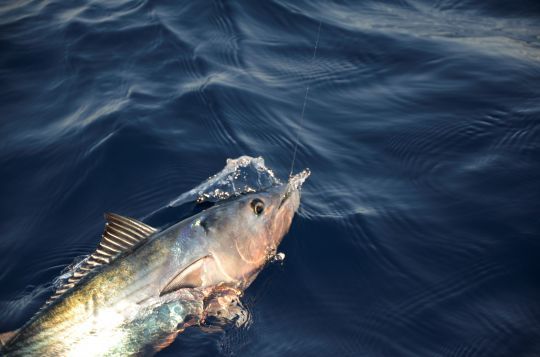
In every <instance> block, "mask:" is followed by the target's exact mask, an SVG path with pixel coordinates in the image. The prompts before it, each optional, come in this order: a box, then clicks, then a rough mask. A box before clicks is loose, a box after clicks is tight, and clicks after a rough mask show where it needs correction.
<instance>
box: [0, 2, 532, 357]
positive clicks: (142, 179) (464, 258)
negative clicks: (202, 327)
mask: <svg viewBox="0 0 540 357" xmlns="http://www.w3.org/2000/svg"><path fill="white" fill-rule="evenodd" d="M319 26H320V39H319V43H318V47H317V53H316V56H315V57H313V53H314V49H315V42H316V38H317V32H318V29H319ZM0 83H1V85H0V232H1V235H0V287H1V288H0V331H6V330H11V329H15V328H17V327H19V326H20V325H22V324H23V323H24V322H25V321H26V320H28V319H29V318H30V317H31V316H32V315H33V314H34V313H35V311H36V310H37V309H38V308H39V306H40V305H41V304H42V303H43V302H44V301H45V300H46V299H47V297H48V296H49V294H50V293H51V282H52V280H53V279H54V278H55V277H57V276H58V275H59V274H60V272H61V271H62V270H63V269H64V268H65V267H66V266H67V265H69V264H70V263H71V262H73V260H74V259H75V258H76V257H78V256H81V255H85V254H88V253H90V252H91V251H92V250H93V249H94V248H95V246H96V244H97V242H98V240H99V236H100V234H101V230H102V228H103V223H104V222H103V213H104V212H108V211H111V212H115V213H119V214H123V215H127V216H131V217H135V218H140V219H146V217H149V216H148V215H149V214H150V213H152V212H161V214H158V215H153V216H150V218H148V219H147V220H146V221H147V222H149V223H152V224H163V223H167V222H169V223H170V222H173V221H174V220H177V219H179V218H181V217H184V216H185V215H188V214H189V212H188V210H187V209H185V208H181V207H180V208H178V209H166V208H167V205H168V204H169V203H170V202H171V201H172V200H174V199H175V198H177V197H178V196H180V195H181V194H182V193H184V192H186V191H188V190H190V189H191V188H193V187H195V186H196V185H197V184H199V183H200V182H201V181H203V180H205V179H206V178H207V177H209V176H210V175H212V174H214V173H216V172H217V171H219V170H220V169H221V168H222V167H223V166H224V164H225V160H226V159H227V158H236V157H239V156H241V155H250V156H254V157H257V156H262V157H263V158H264V159H265V161H266V164H267V165H268V166H269V167H271V168H273V169H274V171H275V172H276V174H277V175H278V176H279V177H281V178H286V177H287V175H288V174H289V170H290V168H291V159H292V154H293V151H294V146H295V140H296V137H297V135H298V136H299V146H298V152H297V156H296V162H295V165H294V170H295V172H297V171H300V170H302V169H304V168H306V167H309V168H310V169H311V171H312V175H311V177H310V178H309V179H308V180H307V181H306V183H305V184H304V189H303V197H302V206H301V209H300V211H299V213H298V215H297V216H296V218H295V221H294V222H293V225H292V227H291V231H290V233H289V235H288V236H287V237H286V238H285V240H284V241H283V243H282V246H281V251H283V252H284V253H285V254H286V258H285V261H284V262H283V264H274V265H271V266H269V267H268V268H267V269H266V270H265V271H264V272H263V273H262V274H261V275H260V276H259V277H258V279H257V280H256V281H255V283H254V284H253V285H252V286H251V287H250V288H249V289H248V290H247V291H246V295H245V297H244V302H245V304H246V306H247V307H248V309H249V311H250V321H249V324H247V325H246V326H244V327H242V328H229V329H226V330H225V331H221V332H215V333H208V332H203V331H198V330H189V331H186V332H185V333H183V334H181V335H180V336H179V337H178V338H177V340H176V341H175V342H174V343H173V344H172V345H171V346H170V347H169V348H167V349H165V350H163V351H162V352H160V353H159V356H177V355H182V356H232V355H233V356H538V355H540V217H539V215H540V3H539V2H538V1H512V2H509V1H467V0H461V1H460V0H441V1H405V0H403V1H399V0H395V1H391V0H387V1H337V0H336V1H281V0H280V1H237V2H235V1H171V0H164V1H150V0H145V1H133V0H132V1H116V0H115V1H112V0H94V1H90V0H84V1H78V0H76V1H60V0H40V1H37V0H24V1H15V0H5V1H2V2H1V3H0ZM308 86H309V93H308V96H307V101H306V106H305V112H304V121H303V125H302V126H300V117H301V113H302V107H303V101H304V97H305V94H306V87H308Z"/></svg>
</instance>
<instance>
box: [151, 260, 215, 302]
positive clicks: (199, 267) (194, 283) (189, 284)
mask: <svg viewBox="0 0 540 357" xmlns="http://www.w3.org/2000/svg"><path fill="white" fill-rule="evenodd" d="M210 264H213V258H212V256H211V255H207V256H204V257H202V258H199V259H197V260H195V261H194V262H193V263H191V264H190V265H188V266H187V267H186V268H184V269H183V270H182V271H181V272H180V273H178V274H177V275H176V276H175V277H174V278H172V279H171V280H170V281H169V282H168V283H167V285H165V287H164V288H163V289H162V290H161V292H160V293H159V296H163V295H165V294H168V293H172V292H173V291H176V290H180V289H186V288H198V287H202V286H203V285H204V283H205V281H204V280H205V279H204V274H205V271H206V269H207V268H208V267H209V266H210Z"/></svg>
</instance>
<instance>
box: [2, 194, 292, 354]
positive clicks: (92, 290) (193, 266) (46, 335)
mask: <svg viewBox="0 0 540 357" xmlns="http://www.w3.org/2000/svg"><path fill="white" fill-rule="evenodd" d="M298 187H299V185H296V186H294V185H290V184H288V185H283V186H281V187H275V188H273V189H271V190H269V191H268V192H263V193H253V194H248V195H245V196H242V197H240V198H238V199H235V200H232V201H230V202H224V203H221V204H218V205H216V206H214V207H212V208H210V209H207V210H206V211H203V212H201V213H199V214H197V215H195V216H193V217H190V218H188V219H186V220H184V221H182V222H179V223H177V224H175V225H173V226H171V227H170V228H168V229H166V230H164V231H158V232H155V233H153V234H151V235H149V236H148V237H147V239H145V240H144V241H142V242H140V244H138V245H136V246H134V247H133V248H132V249H130V250H129V251H126V252H121V253H120V254H119V255H118V256H117V257H113V258H114V259H113V258H111V260H112V261H110V262H109V263H107V264H103V265H99V266H97V267H96V268H95V269H92V271H91V272H90V273H88V274H87V275H86V276H84V277H83V278H82V279H81V280H80V281H78V282H76V284H75V285H74V286H69V288H68V289H67V291H65V292H63V294H62V295H61V296H60V297H58V298H57V299H56V300H55V301H53V302H51V303H50V304H49V305H47V306H46V307H45V308H44V309H42V310H41V311H40V312H39V313H38V314H36V315H35V316H34V317H33V318H32V319H31V320H30V321H29V322H28V323H26V324H25V325H24V326H23V327H22V328H21V329H19V330H18V331H17V332H16V333H14V336H12V337H11V338H10V339H9V340H7V343H6V344H5V346H4V347H3V348H2V353H3V354H5V355H7V356H38V355H39V356H126V355H137V354H141V353H144V354H145V355H146V354H151V352H155V351H157V350H159V349H161V348H163V347H165V346H166V345H167V344H169V343H171V342H172V341H173V340H174V336H176V334H177V333H178V332H181V331H183V329H185V328H186V327H188V326H190V325H192V324H197V323H198V322H199V321H200V320H201V318H203V316H204V314H205V306H206V305H207V304H208V299H211V297H212V295H213V294H215V293H216V292H219V291H227V290H230V291H232V292H234V293H237V294H238V293H241V292H242V291H243V290H244V289H245V288H247V286H249V284H250V283H251V282H252V281H253V279H254V278H255V277H256V276H257V274H258V273H259V271H260V270H261V269H262V268H263V267H264V265H265V264H266V263H267V262H268V260H269V259H270V258H271V257H272V256H273V255H274V254H275V253H276V249H277V246H278V244H279V243H280V242H281V240H282V238H283V236H284V235H285V234H286V232H287V231H288V229H289V226H290V224H291V221H292V218H293V216H294V213H295V211H296V210H297V208H298V205H299V198H300V196H299V191H298ZM141 224H142V223H141ZM128 230H129V227H127V228H126V229H125V231H128ZM112 234H113V233H111V235H112ZM115 234H116V233H115ZM72 285H73V284H72ZM234 293H233V294H234Z"/></svg>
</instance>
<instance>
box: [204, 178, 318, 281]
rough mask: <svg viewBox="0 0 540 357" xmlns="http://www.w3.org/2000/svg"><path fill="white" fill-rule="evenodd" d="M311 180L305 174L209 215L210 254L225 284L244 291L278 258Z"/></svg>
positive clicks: (252, 194)
mask: <svg viewBox="0 0 540 357" xmlns="http://www.w3.org/2000/svg"><path fill="white" fill-rule="evenodd" d="M308 176H309V171H308V170H305V171H303V172H301V173H299V174H298V175H295V176H292V177H291V178H290V180H289V181H288V182H287V183H284V184H282V185H279V186H274V187H272V188H270V189H268V190H266V191H264V192H256V193H250V194H246V195H243V196H241V197H239V198H237V199H235V200H234V201H232V202H227V203H224V204H222V205H220V206H218V207H215V210H213V212H211V213H210V212H209V215H208V216H207V221H208V222H209V224H207V229H208V230H209V233H210V235H212V236H213V237H212V238H213V239H212V245H211V248H210V254H211V256H212V257H213V259H214V260H215V262H216V264H215V265H216V266H217V268H219V269H220V270H221V272H222V275H223V276H226V278H223V277H222V280H225V281H226V280H228V281H230V282H233V283H235V285H236V287H239V288H241V289H245V288H246V287H247V286H248V285H249V284H250V283H251V282H252V281H253V279H254V278H255V277H256V275H257V274H258V272H259V271H260V270H261V269H262V268H263V267H264V266H265V264H266V263H267V262H268V261H269V260H270V259H272V258H273V257H274V256H275V254H276V253H277V247H278V245H279V244H280V243H281V241H282V239H283V237H284V236H285V234H286V233H287V232H288V230H289V228H290V226H291V223H292V220H293V217H294V214H295V212H296V211H297V210H298V207H299V205H300V188H301V186H302V183H303V182H304V180H305V179H306V178H307V177H308Z"/></svg>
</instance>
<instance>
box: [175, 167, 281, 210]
mask: <svg viewBox="0 0 540 357" xmlns="http://www.w3.org/2000/svg"><path fill="white" fill-rule="evenodd" d="M281 184H282V182H281V181H280V180H279V179H278V178H277V177H276V176H275V175H274V172H273V171H272V170H270V169H269V168H268V167H266V165H265V164H264V159H263V158H262V157H255V158H253V157H250V156H240V157H239V158H237V159H227V164H226V165H225V167H224V168H223V170H221V171H220V172H218V173H217V174H215V175H213V176H211V177H209V178H208V179H207V180H206V181H204V182H203V183H201V184H200V185H198V186H197V187H195V188H193V189H191V190H189V191H188V192H185V193H183V194H182V195H180V196H179V197H178V198H176V199H175V200H173V201H171V202H170V203H169V206H170V207H176V206H180V205H181V204H183V203H186V202H193V201H197V202H199V203H201V202H217V201H221V200H225V199H228V198H231V197H235V196H239V195H242V194H245V193H250V192H259V191H263V190H265V189H268V188H270V187H272V186H276V185H281Z"/></svg>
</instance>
